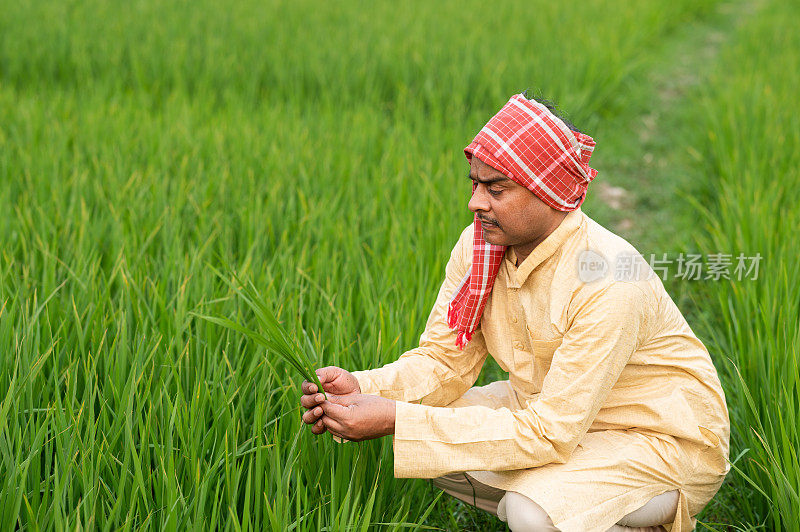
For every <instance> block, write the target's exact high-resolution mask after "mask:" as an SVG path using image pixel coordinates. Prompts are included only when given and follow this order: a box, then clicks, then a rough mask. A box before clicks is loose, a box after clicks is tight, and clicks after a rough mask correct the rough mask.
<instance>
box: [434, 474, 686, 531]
mask: <svg viewBox="0 0 800 532" xmlns="http://www.w3.org/2000/svg"><path fill="white" fill-rule="evenodd" d="M432 482H433V485H434V486H436V487H437V488H439V489H441V490H443V491H444V492H446V493H448V494H450V495H452V496H453V497H455V498H457V499H459V500H461V501H464V502H466V503H467V504H471V505H473V506H475V507H477V508H480V509H481V510H485V511H487V512H489V513H492V514H494V515H496V516H497V517H498V518H499V519H500V520H501V521H504V522H506V523H508V527H509V528H510V529H511V530H512V532H557V531H558V528H556V527H555V526H554V525H553V522H552V521H551V520H550V517H549V516H548V515H547V513H546V512H545V511H544V510H543V509H542V507H541V506H539V505H538V504H536V503H535V502H533V501H532V500H530V499H529V498H528V497H526V496H524V495H522V494H520V493H516V492H514V491H508V492H506V491H504V490H501V489H498V488H493V487H492V486H487V485H486V484H482V483H480V482H478V481H477V480H475V479H474V478H472V477H471V476H469V475H468V474H467V473H453V474H452V475H445V476H443V477H439V478H435V479H433V480H432ZM677 506H678V490H673V491H667V492H665V493H662V494H661V495H656V496H655V497H653V498H652V499H650V501H648V502H647V503H646V504H645V505H644V506H642V507H641V508H639V509H638V510H634V511H633V512H631V513H629V514H628V515H626V516H625V517H623V518H622V519H620V520H619V521H618V522H617V524H615V525H614V526H612V527H611V528H610V529H609V532H623V531H627V532H633V531H640V532H644V531H648V532H650V531H660V530H664V528H663V527H661V526H660V525H664V524H667V523H670V522H671V520H672V517H674V515H675V511H676V509H677Z"/></svg>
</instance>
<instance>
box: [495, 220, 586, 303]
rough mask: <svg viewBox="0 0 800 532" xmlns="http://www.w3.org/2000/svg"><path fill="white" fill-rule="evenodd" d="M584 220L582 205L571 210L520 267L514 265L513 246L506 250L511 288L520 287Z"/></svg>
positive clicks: (515, 258) (515, 259)
mask: <svg viewBox="0 0 800 532" xmlns="http://www.w3.org/2000/svg"><path fill="white" fill-rule="evenodd" d="M582 220H583V212H582V211H581V209H580V207H578V208H577V209H575V210H573V211H570V212H569V213H568V214H567V215H566V216H565V217H564V219H563V220H561V223H560V224H559V226H558V227H556V228H555V230H554V231H553V232H552V233H550V234H549V235H547V238H545V239H544V240H543V241H542V243H541V244H539V245H538V246H536V247H535V248H533V251H531V254H530V255H528V257H527V258H526V259H525V260H524V261H522V264H520V265H519V267H516V266H514V263H516V261H517V257H516V254H515V253H514V250H513V249H512V248H510V247H509V248H508V249H507V250H506V261H505V262H506V267H507V268H508V273H509V275H508V281H509V288H520V287H521V286H522V285H523V284H524V283H525V281H526V280H527V279H528V277H529V276H530V274H531V273H532V272H533V270H534V269H536V267H537V266H539V265H540V264H541V263H543V262H544V261H545V260H547V259H549V258H550V257H552V256H553V253H555V251H556V250H557V249H558V248H559V247H561V245H562V244H564V242H566V240H567V238H569V236H570V235H572V233H574V232H575V230H576V229H578V227H580V225H581V221H582Z"/></svg>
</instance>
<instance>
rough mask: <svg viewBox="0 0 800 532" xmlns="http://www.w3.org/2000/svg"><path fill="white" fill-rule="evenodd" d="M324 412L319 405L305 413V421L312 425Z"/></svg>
mask: <svg viewBox="0 0 800 532" xmlns="http://www.w3.org/2000/svg"><path fill="white" fill-rule="evenodd" d="M322 414H323V410H322V407H321V406H318V407H316V408H314V409H313V410H309V411H308V412H306V413H305V414H303V423H306V424H307V425H312V424H314V423H316V422H317V421H318V420H319V418H320V417H321V416H322Z"/></svg>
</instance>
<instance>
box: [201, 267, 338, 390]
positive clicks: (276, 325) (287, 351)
mask: <svg viewBox="0 0 800 532" xmlns="http://www.w3.org/2000/svg"><path fill="white" fill-rule="evenodd" d="M209 268H210V269H211V270H212V271H213V272H214V273H215V274H216V275H217V277H219V278H220V279H222V280H223V281H225V283H226V284H227V285H228V286H229V287H230V288H231V289H232V290H233V291H234V293H235V294H236V295H237V296H238V297H239V298H241V300H242V301H244V302H245V303H246V304H247V306H248V307H250V309H251V310H252V311H253V314H254V315H255V317H256V320H257V321H258V324H259V325H260V326H261V331H262V332H263V334H262V332H258V331H254V330H253V329H250V328H249V327H247V326H245V325H241V324H239V323H237V322H235V321H233V320H232V319H230V318H227V317H224V316H210V315H208V314H199V313H196V312H190V313H189V314H190V315H192V316H195V317H197V318H200V319H203V320H206V321H208V322H211V323H214V324H217V325H221V326H222V327H226V328H228V329H231V330H233V331H236V332H238V333H239V334H242V335H243V336H245V337H246V338H247V339H248V340H250V341H251V342H253V343H255V344H257V345H260V346H261V347H264V348H266V349H267V350H268V352H269V353H272V354H274V355H277V356H278V357H279V358H280V359H281V360H283V361H284V362H287V363H288V364H289V365H290V366H292V367H293V368H294V369H295V370H297V372H298V373H300V375H302V376H303V378H304V379H306V380H307V381H309V382H313V383H315V384H316V385H317V389H318V390H319V391H320V392H322V394H323V395H325V391H324V390H323V389H322V383H321V382H320V380H319V377H318V376H317V374H316V372H315V371H314V365H315V363H317V361H319V360H321V357H320V356H319V354H318V353H317V351H316V349H315V348H314V345H313V343H312V342H311V340H310V339H309V337H308V335H307V334H306V333H305V330H304V331H303V335H304V337H305V340H306V342H305V343H306V349H308V351H309V352H310V355H309V354H308V353H307V352H306V350H304V349H303V347H301V346H300V344H299V343H298V341H297V339H296V338H295V337H294V336H293V335H292V334H290V333H289V332H288V331H287V330H286V329H285V328H284V327H283V325H281V322H280V321H279V320H278V318H277V316H275V313H274V312H273V311H272V309H271V308H270V307H269V305H267V304H266V303H265V302H264V298H263V296H262V295H261V293H260V292H259V291H258V289H257V288H256V286H255V285H254V284H253V282H252V281H250V280H247V281H243V280H242V279H241V278H240V277H239V276H238V275H236V274H234V275H233V280H231V279H228V278H227V277H225V276H224V275H223V274H222V273H221V272H220V271H218V270H217V269H215V268H214V267H213V266H209Z"/></svg>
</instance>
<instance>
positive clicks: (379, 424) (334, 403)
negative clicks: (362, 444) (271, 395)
mask: <svg viewBox="0 0 800 532" xmlns="http://www.w3.org/2000/svg"><path fill="white" fill-rule="evenodd" d="M321 408H322V410H323V412H324V413H325V415H324V416H323V417H322V419H320V421H321V422H322V423H323V425H324V427H325V429H327V430H328V431H329V432H330V433H331V434H333V435H334V436H338V437H340V438H345V439H347V440H350V441H362V440H371V439H373V438H380V437H381V436H387V435H389V434H394V421H395V402H394V401H393V400H391V399H386V398H385V397H378V396H376V395H363V394H350V395H329V396H328V400H327V401H323V402H322V407H321ZM312 430H313V429H312Z"/></svg>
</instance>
